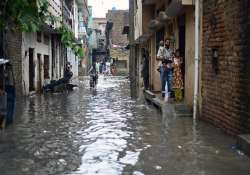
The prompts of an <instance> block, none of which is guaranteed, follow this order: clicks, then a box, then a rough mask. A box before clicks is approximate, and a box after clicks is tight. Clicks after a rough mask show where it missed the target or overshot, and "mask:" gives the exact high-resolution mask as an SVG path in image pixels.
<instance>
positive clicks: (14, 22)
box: [0, 0, 83, 57]
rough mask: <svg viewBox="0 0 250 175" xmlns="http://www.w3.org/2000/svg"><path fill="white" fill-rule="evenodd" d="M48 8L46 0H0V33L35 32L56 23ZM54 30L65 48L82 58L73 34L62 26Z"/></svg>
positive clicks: (81, 51)
mask: <svg viewBox="0 0 250 175" xmlns="http://www.w3.org/2000/svg"><path fill="white" fill-rule="evenodd" d="M48 7H49V4H48V0H0V9H1V10H0V31H1V30H14V31H15V30H16V31H17V30H18V31H23V32H37V31H39V30H41V27H42V25H44V24H45V23H46V22H50V23H55V22H58V21H59V19H58V18H57V17H55V16H53V15H51V14H50V13H49V11H48ZM59 22H61V23H62V21H59ZM55 30H57V31H58V33H59V34H61V36H62V37H61V41H62V43H63V44H64V45H65V47H68V48H71V49H72V50H73V51H74V53H75V54H76V55H77V56H79V57H83V50H82V48H81V47H80V46H79V45H78V44H77V43H76V42H75V39H74V35H73V33H72V32H71V31H70V30H69V29H68V28H67V27H65V26H64V25H63V24H62V26H61V27H60V28H57V29H55Z"/></svg>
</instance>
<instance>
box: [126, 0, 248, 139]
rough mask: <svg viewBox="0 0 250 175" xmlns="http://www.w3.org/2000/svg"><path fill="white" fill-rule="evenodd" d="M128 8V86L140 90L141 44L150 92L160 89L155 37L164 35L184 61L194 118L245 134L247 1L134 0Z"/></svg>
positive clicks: (158, 38)
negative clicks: (145, 53)
mask: <svg viewBox="0 0 250 175" xmlns="http://www.w3.org/2000/svg"><path fill="white" fill-rule="evenodd" d="M194 2H196V6H195V5H194ZM130 7H132V8H133V9H130V12H131V13H130V15H131V16H130V19H132V20H131V21H132V22H131V23H130V46H131V47H130V52H131V54H130V57H131V58H130V60H131V61H133V60H134V62H133V64H131V68H132V70H131V73H132V75H133V76H134V77H135V78H134V79H136V81H135V83H134V82H133V81H131V84H133V83H134V85H132V87H136V88H137V89H140V83H138V82H140V81H139V80H140V78H139V77H140V71H139V70H140V69H139V67H140V66H139V64H140V62H141V60H140V59H141V55H140V49H141V48H145V49H147V50H148V52H149V55H150V66H149V70H150V90H151V91H153V92H157V91H159V90H160V81H159V78H158V77H159V73H158V72H157V71H156V54H157V49H158V43H159V41H160V40H163V39H164V38H168V39H170V40H171V47H172V48H173V49H176V48H178V49H180V51H181V55H182V57H183V58H184V60H185V62H184V67H183V70H184V73H185V76H184V77H185V79H184V80H185V88H184V94H185V97H184V103H185V104H186V105H187V106H188V107H190V109H191V108H192V107H193V105H195V103H193V102H195V101H197V104H198V105H197V107H198V108H197V109H198V110H197V113H196V114H197V115H195V117H196V116H198V118H199V119H202V120H205V121H208V122H209V123H212V124H214V125H215V126H217V127H219V128H221V129H223V130H224V131H226V132H227V133H229V134H232V135H236V134H245V133H249V132H250V111H249V109H250V103H249V102H248V99H249V93H248V92H249V69H248V68H249V61H248V60H249V56H250V55H249V50H250V43H249V36H250V35H249V32H248V28H249V22H248V21H249V20H250V19H249V14H250V11H249V7H250V2H249V1H247V0H243V1H237V2H236V1H232V0H229V1H216V0H211V1H208V0H203V1H192V0H190V1H188V0H185V1H184V0H182V1H181V0H172V1H156V0H145V1H139V0H138V1H137V2H135V1H130ZM195 9H197V11H196V14H197V15H195ZM195 19H196V20H195ZM131 25H132V26H131ZM195 26H196V27H195ZM195 31H197V33H196V34H195ZM195 41H197V42H195ZM195 43H196V44H195ZM195 45H197V46H196V47H195ZM195 53H196V54H197V55H196V54H195ZM195 62H196V63H197V64H195ZM195 65H196V66H195ZM196 68H197V69H196ZM197 74H198V80H197V81H196V80H195V77H196V76H197ZM195 85H197V87H198V90H197V91H198V94H197V96H195V95H194V92H196V89H195ZM138 92H139V90H138ZM137 94H138V93H137ZM194 96H195V97H194ZM196 98H197V99H196ZM194 107H195V108H196V106H194Z"/></svg>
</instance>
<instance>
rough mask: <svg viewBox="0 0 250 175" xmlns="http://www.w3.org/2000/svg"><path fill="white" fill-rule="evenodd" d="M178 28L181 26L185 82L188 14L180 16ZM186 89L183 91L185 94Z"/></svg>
mask: <svg viewBox="0 0 250 175" xmlns="http://www.w3.org/2000/svg"><path fill="white" fill-rule="evenodd" d="M178 28H179V50H180V54H181V57H182V58H183V64H182V68H181V69H182V76H183V82H184V84H185V52H186V16H185V15H182V16H180V17H178ZM184 93H185V91H183V95H185V94H184Z"/></svg>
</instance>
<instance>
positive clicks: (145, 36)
mask: <svg viewBox="0 0 250 175" xmlns="http://www.w3.org/2000/svg"><path fill="white" fill-rule="evenodd" d="M151 36H152V34H150V33H147V34H143V35H141V36H140V37H138V38H137V39H136V40H135V44H142V43H145V42H146V41H147V40H148V39H149V38H150V37H151Z"/></svg>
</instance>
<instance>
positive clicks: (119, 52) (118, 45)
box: [106, 10, 129, 74]
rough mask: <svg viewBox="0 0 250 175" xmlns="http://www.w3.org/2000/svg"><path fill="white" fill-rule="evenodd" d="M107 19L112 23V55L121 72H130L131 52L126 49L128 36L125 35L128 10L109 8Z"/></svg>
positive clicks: (110, 36) (110, 37) (110, 32)
mask: <svg viewBox="0 0 250 175" xmlns="http://www.w3.org/2000/svg"><path fill="white" fill-rule="evenodd" d="M106 18H107V21H108V22H109V23H112V28H111V29H110V30H109V40H110V41H109V44H110V52H109V54H110V57H111V58H113V59H114V60H115V63H116V67H117V70H118V73H119V74H128V72H129V52H128V50H127V49H126V46H127V45H128V37H127V36H126V35H123V28H124V24H125V23H128V19H129V15H128V10H109V11H108V13H107V14H106Z"/></svg>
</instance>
